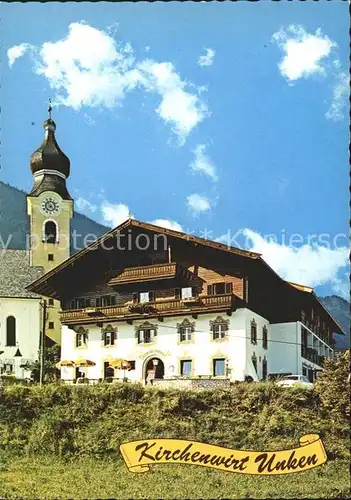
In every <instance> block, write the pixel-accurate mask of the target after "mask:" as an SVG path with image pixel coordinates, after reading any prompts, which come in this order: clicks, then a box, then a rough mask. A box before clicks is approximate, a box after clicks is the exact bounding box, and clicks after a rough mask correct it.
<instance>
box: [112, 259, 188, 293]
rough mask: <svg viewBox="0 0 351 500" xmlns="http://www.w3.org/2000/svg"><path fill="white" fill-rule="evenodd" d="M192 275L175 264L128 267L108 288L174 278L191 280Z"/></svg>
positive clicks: (113, 279)
mask: <svg viewBox="0 0 351 500" xmlns="http://www.w3.org/2000/svg"><path fill="white" fill-rule="evenodd" d="M193 277H194V275H193V273H192V272H191V271H189V270H188V269H186V268H185V267H183V266H181V265H180V264H177V263H175V262H172V263H169V264H154V265H152V266H141V267H128V268H125V269H123V270H122V271H121V272H120V273H118V274H117V276H114V277H113V278H112V279H110V281H109V282H108V285H109V286H113V287H116V286H120V285H130V284H135V283H139V282H141V283H149V282H151V281H159V280H173V279H176V278H180V279H185V280H191V279H192V278H193Z"/></svg>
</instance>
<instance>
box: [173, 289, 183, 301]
mask: <svg viewBox="0 0 351 500" xmlns="http://www.w3.org/2000/svg"><path fill="white" fill-rule="evenodd" d="M174 297H175V298H176V299H180V297H181V289H180V288H176V289H175V290H174Z"/></svg>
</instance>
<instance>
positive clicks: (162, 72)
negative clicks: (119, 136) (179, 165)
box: [137, 60, 209, 143]
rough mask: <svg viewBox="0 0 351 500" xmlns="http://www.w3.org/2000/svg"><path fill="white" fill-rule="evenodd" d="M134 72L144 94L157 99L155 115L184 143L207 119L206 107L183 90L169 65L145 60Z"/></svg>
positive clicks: (196, 97)
mask: <svg viewBox="0 0 351 500" xmlns="http://www.w3.org/2000/svg"><path fill="white" fill-rule="evenodd" d="M137 68H138V71H140V73H141V82H142V85H143V86H144V87H145V88H146V90H149V91H154V92H157V93H158V94H159V95H160V97H161V103H160V105H159V106H158V108H156V110H155V111H156V112H157V113H158V115H159V116H160V117H161V118H162V119H163V120H164V121H165V122H170V123H171V125H173V131H174V132H175V133H176V134H177V135H178V137H179V140H180V142H181V143H184V141H185V139H186V137H187V136H188V135H189V133H190V132H191V131H192V129H193V128H195V127H196V125H198V124H199V123H200V122H201V121H202V120H203V119H204V118H206V116H208V115H209V111H208V109H207V106H206V105H205V104H204V103H203V102H201V100H200V99H199V97H198V96H197V95H195V94H191V93H190V92H188V91H187V90H186V87H187V84H186V82H184V81H182V80H181V78H180V76H179V75H178V73H176V71H175V68H174V66H173V64H172V63H170V62H162V63H157V62H155V61H153V60H146V61H143V62H142V63H140V64H138V65H137Z"/></svg>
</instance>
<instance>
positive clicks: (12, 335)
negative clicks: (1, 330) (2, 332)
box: [6, 316, 16, 347]
mask: <svg viewBox="0 0 351 500" xmlns="http://www.w3.org/2000/svg"><path fill="white" fill-rule="evenodd" d="M6 345H7V346H10V347H14V346H16V318H15V317H14V316H8V318H7V320H6Z"/></svg>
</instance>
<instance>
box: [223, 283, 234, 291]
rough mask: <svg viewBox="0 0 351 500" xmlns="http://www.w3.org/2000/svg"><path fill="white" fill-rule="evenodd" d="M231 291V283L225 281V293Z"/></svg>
mask: <svg viewBox="0 0 351 500" xmlns="http://www.w3.org/2000/svg"><path fill="white" fill-rule="evenodd" d="M232 292H233V283H226V284H225V293H232Z"/></svg>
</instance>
